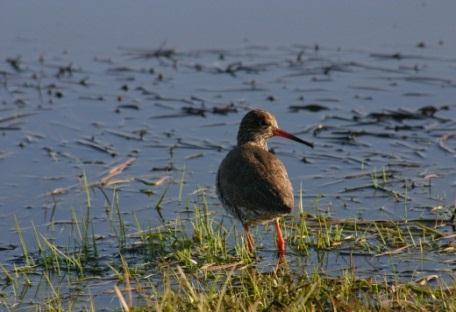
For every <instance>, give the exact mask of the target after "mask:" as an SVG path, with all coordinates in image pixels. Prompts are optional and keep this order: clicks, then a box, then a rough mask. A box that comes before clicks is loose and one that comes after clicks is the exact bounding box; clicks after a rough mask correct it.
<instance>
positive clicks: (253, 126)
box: [216, 109, 314, 257]
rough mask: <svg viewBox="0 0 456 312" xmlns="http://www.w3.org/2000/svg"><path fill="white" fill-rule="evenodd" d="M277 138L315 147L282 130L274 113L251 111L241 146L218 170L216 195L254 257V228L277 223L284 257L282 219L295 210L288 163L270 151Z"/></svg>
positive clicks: (279, 248)
mask: <svg viewBox="0 0 456 312" xmlns="http://www.w3.org/2000/svg"><path fill="white" fill-rule="evenodd" d="M273 136H278V137H283V138H287V139H290V140H293V141H296V142H299V143H302V144H305V145H307V146H309V147H312V148H313V147H314V145H313V143H311V142H308V141H304V140H302V139H300V138H298V137H296V136H294V135H292V134H290V133H288V132H286V131H285V130H282V129H280V128H279V126H278V124H277V120H276V118H275V117H274V115H273V114H271V113H269V112H267V111H265V110H262V109H254V110H251V111H249V112H248V113H247V114H246V115H245V116H244V117H243V118H242V120H241V123H240V126H239V131H238V134H237V145H236V146H235V147H234V148H233V149H232V150H231V151H230V152H228V154H227V155H226V156H225V158H224V159H223V160H222V162H221V164H220V166H219V168H218V171H217V177H216V192H217V195H218V198H219V199H220V202H221V203H222V205H223V207H224V208H225V210H226V211H227V212H228V213H229V214H231V215H232V216H233V217H235V218H236V219H238V220H239V221H240V222H241V223H242V225H243V228H244V232H245V240H246V245H247V248H248V251H249V252H250V253H251V254H252V253H253V252H254V249H255V247H254V246H255V243H254V239H253V236H252V235H251V233H250V226H251V225H257V224H264V223H269V222H274V227H275V231H276V234H277V251H278V255H279V257H282V256H283V255H284V254H285V241H284V239H283V235H282V230H281V228H280V223H279V220H280V218H281V217H282V216H284V215H286V214H289V213H290V212H291V211H292V209H293V206H294V194H293V186H292V184H291V182H290V179H289V178H288V173H287V170H286V168H285V166H284V164H283V163H282V162H281V161H280V160H279V159H278V158H277V157H276V156H275V155H274V154H273V153H271V152H270V151H269V149H268V144H267V141H268V140H269V139H270V138H272V137H273Z"/></svg>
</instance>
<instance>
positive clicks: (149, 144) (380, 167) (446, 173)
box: [0, 1, 456, 305]
mask: <svg viewBox="0 0 456 312" xmlns="http://www.w3.org/2000/svg"><path fill="white" fill-rule="evenodd" d="M455 9H456V4H455V3H454V2H453V1H439V2H438V3H437V2H432V1H401V2H397V1H382V2H369V3H366V2H364V1H306V2H305V3H304V2H301V1H291V2H289V3H287V4H286V5H285V4H283V3H279V2H275V1H266V2H264V1H252V2H249V3H245V2H243V1H234V2H233V1H231V2H229V3H228V2H227V3H214V2H212V1H196V2H192V3H187V2H180V1H176V2H170V1H155V2H153V3H152V2H149V1H134V2H130V3H128V4H126V3H124V2H121V1H100V2H98V3H94V2H91V1H77V2H76V1H75V2H71V3H69V2H62V1H39V2H38V1H35V2H34V1H2V2H0V129H1V130H0V133H1V136H0V172H1V180H0V216H1V218H0V247H4V248H2V249H5V250H2V251H0V263H2V264H4V265H5V267H7V268H11V267H12V265H13V263H14V260H16V259H17V257H19V256H20V255H22V251H21V250H20V248H19V242H18V235H17V233H16V231H15V218H17V220H18V223H19V224H20V225H21V227H22V228H23V230H24V233H25V239H26V241H27V242H28V244H30V246H33V245H34V239H33V235H32V234H33V227H32V225H34V226H36V227H37V228H38V229H39V231H42V232H43V233H46V235H48V236H49V237H52V238H54V239H56V241H57V242H61V243H62V244H65V243H67V240H68V231H69V228H70V226H69V225H68V224H67V221H70V219H71V214H72V213H73V211H74V212H75V213H76V214H78V215H83V214H84V211H85V210H84V209H85V208H84V207H85V199H86V198H85V194H84V193H83V191H82V190H81V187H80V184H81V178H80V177H81V175H84V174H85V175H86V176H87V178H88V180H89V181H90V182H96V181H97V180H99V179H100V178H101V177H102V176H103V175H104V174H105V173H106V170H108V169H109V168H111V167H113V166H114V165H116V164H119V163H121V162H123V161H126V160H127V159H130V158H134V159H136V160H135V161H134V162H133V163H132V165H131V166H130V167H129V168H128V169H126V170H125V172H123V173H122V174H121V175H119V176H118V177H117V178H119V179H125V180H126V181H125V183H123V184H120V186H119V188H120V191H121V195H120V207H121V209H122V213H124V214H125V219H126V221H127V227H128V229H129V230H131V231H134V229H135V227H136V224H135V222H136V221H135V220H136V218H137V219H139V220H141V223H142V225H143V226H157V225H160V224H161V223H162V220H161V219H160V217H159V215H158V214H157V211H156V210H155V209H154V207H155V205H156V203H157V201H158V200H159V197H160V194H162V193H163V192H164V191H165V190H166V189H167V188H169V189H168V193H167V196H166V197H165V202H164V204H163V206H164V207H165V208H164V209H163V211H162V214H163V217H164V219H165V220H173V219H174V218H175V217H176V215H177V214H179V212H181V211H182V210H183V209H184V208H185V202H186V200H187V199H188V200H194V199H195V197H196V195H195V194H194V193H195V192H196V191H197V190H200V189H205V190H206V192H207V195H208V197H209V203H210V207H211V209H212V210H213V211H214V213H215V214H216V216H218V217H219V218H222V217H224V211H223V209H222V208H221V206H220V203H219V201H218V200H217V198H216V196H215V194H214V179H215V173H216V170H217V167H218V165H219V163H220V161H221V159H222V158H223V157H224V155H225V154H226V152H227V151H228V150H229V148H231V147H232V146H233V144H235V136H236V132H237V126H238V123H239V120H240V119H241V118H242V116H243V115H244V114H245V113H246V112H247V111H248V110H249V109H251V108H254V107H261V108H264V109H267V110H270V111H271V112H273V113H274V114H275V115H276V116H277V119H278V122H279V125H280V126H281V127H282V128H284V129H286V130H288V131H290V132H294V133H296V134H298V135H299V136H301V137H302V138H304V139H307V140H311V141H313V142H314V143H315V145H316V147H315V149H313V150H310V149H308V148H307V147H305V146H301V145H297V144H295V143H293V142H288V141H283V140H280V139H273V140H271V143H270V147H271V148H273V149H274V151H275V152H276V153H277V155H278V157H280V158H281V159H282V160H283V161H284V163H285V165H286V166H287V168H288V170H289V175H290V178H291V179H292V181H293V184H294V186H295V190H296V194H297V193H298V190H299V188H300V185H301V184H302V187H303V191H304V208H305V209H306V210H308V211H310V212H311V213H317V214H318V213H325V214H329V215H330V216H332V217H335V218H355V217H357V218H362V219H382V220H383V219H386V220H402V219H405V218H408V219H414V218H424V219H439V218H440V219H444V218H447V217H448V215H449V213H450V210H451V207H452V206H453V203H454V200H455V197H456V196H455V182H456V181H455V178H454V176H455V175H454V174H455V169H454V162H455V158H454V157H455V149H454V148H456V143H455V142H454V136H455V133H456V120H455V118H456V106H455V104H456V103H455V101H456V79H455V77H456V39H455V38H456V37H455V36H454V34H455V32H456V22H455V21H454V18H453V16H452V15H453V13H454V12H455ZM157 49H161V50H160V52H163V51H166V50H167V49H170V51H171V54H169V55H166V54H163V55H160V56H159V57H153V56H151V55H149V54H150V52H151V51H152V52H153V51H157ZM148 53H149V54H148ZM220 109H221V110H222V111H224V112H226V114H221V113H220ZM93 141H96V142H99V143H100V144H102V145H103V146H107V147H108V152H104V151H100V150H97V149H95V148H91V147H89V146H87V142H89V143H90V142H93ZM81 142H85V143H86V144H81ZM111 154H115V155H114V156H113V155H111ZM376 173H378V176H382V175H383V176H385V177H386V176H388V178H385V179H386V180H385V179H384V178H379V177H377V175H376ZM390 174H391V177H390V176H389V175H390ZM168 176H169V179H168V180H167V182H165V183H164V184H163V185H161V186H157V187H151V186H147V185H145V184H144V183H142V182H140V181H141V179H142V180H146V181H156V180H160V179H162V178H163V177H168ZM383 176H382V177H383ZM182 177H184V180H185V183H184V184H183V190H182V199H183V200H182V201H179V200H178V194H179V188H180V186H179V181H180V180H181V178H182ZM385 181H386V184H385V183H384V182H385ZM372 184H381V185H385V188H384V190H381V191H379V190H374V189H373V188H372V187H370V186H372ZM144 189H148V190H149V189H150V190H152V191H154V192H155V194H154V195H152V196H147V195H145V194H144V193H143V191H144ZM56 190H63V191H64V192H57V193H58V194H57V195H51V194H50V193H51V192H53V191H56ZM110 194H111V193H110V192H109V190H108V195H110ZM398 194H399V195H398ZM398 196H399V197H398ZM401 196H402V197H401ZM404 198H406V200H404ZM92 201H93V203H92V206H93V211H92V213H93V216H94V217H95V219H94V225H95V232H96V234H97V235H99V236H100V237H103V236H109V235H110V234H112V231H113V229H112V228H111V223H110V222H109V220H107V218H106V214H105V207H104V204H105V197H104V196H103V195H102V193H101V192H100V191H98V190H96V189H95V190H94V191H93V193H92ZM263 233H264V231H263V229H262V228H259V229H257V232H256V236H257V237H258V238H257V239H258V240H259V241H260V244H262V245H264V250H265V251H264V255H263V256H264V258H265V259H266V260H265V261H266V262H267V261H268V259H269V260H271V261H272V259H273V258H274V255H273V253H272V252H271V250H273V249H274V246H273V244H272V242H273V240H270V239H268V238H267V237H268V236H264V238H261V236H262V235H261V234H263ZM265 235H271V234H270V233H266V234H265ZM110 243H111V242H110V241H109V239H108V240H107V241H106V242H105V243H103V242H102V243H101V244H102V245H103V246H104V248H105V249H104V251H103V252H104V254H105V255H107V256H110V255H112V254H115V253H116V250H115V247H113V245H114V244H110ZM8 246H12V248H9V247H8ZM10 249H11V250H10ZM326 257H327V259H326V260H325V261H326V262H327V267H328V271H329V272H331V271H333V272H335V273H337V272H338V270H337V269H335V268H339V267H341V266H342V267H344V266H347V265H348V264H347V263H348V260H347V259H346V258H345V257H344V256H342V255H340V254H338V253H337V252H334V253H328V255H327V256H326ZM411 259H413V257H410V258H406V259H405V260H404V259H401V258H400V257H399V258H398V259H393V260H391V259H389V258H388V257H385V258H382V257H379V258H374V259H370V258H369V260H365V259H364V258H362V257H361V258H360V259H359V262H358V263H357V265H358V270H359V272H361V273H362V274H364V275H365V276H369V275H371V274H374V273H373V272H374V271H372V266H374V267H375V271H376V272H377V271H380V272H383V273H384V274H389V273H390V272H392V271H394V272H399V273H400V272H404V273H403V275H404V276H408V275H410V274H409V270H410V262H411V263H412V264H411V265H412V266H416V267H417V270H418V272H423V274H426V272H430V271H432V270H438V271H441V272H445V271H448V270H454V264H453V261H449V260H451V255H448V254H445V253H439V252H435V253H433V254H431V255H428V256H427V258H426V259H422V258H420V259H419V260H416V261H415V260H413V261H412V260H411ZM315 261H317V260H316V259H315V258H314V257H301V256H298V255H296V256H293V254H292V255H291V256H289V262H290V264H291V265H292V266H293V267H294V268H295V269H296V270H305V269H306V268H307V267H311V265H312V263H313V262H315ZM350 265H351V264H350ZM393 268H394V269H393ZM383 273H382V274H383ZM376 274H379V273H378V272H377V273H376ZM442 274H443V273H442ZM418 275H419V273H418ZM89 284H90V283H89ZM90 287H92V288H91V289H92V292H95V293H97V294H99V296H98V297H97V298H98V299H97V300H98V302H100V303H103V304H105V303H106V302H111V303H110V304H113V305H114V304H116V302H114V303H113V302H112V301H110V300H111V299H112V298H113V297H112V294H106V293H105V292H106V290H107V289H111V288H112V285H111V284H109V283H108V284H107V285H105V287H104V286H100V285H98V284H93V285H91V286H90ZM5 291H6V293H8V291H10V290H8V289H6V290H5ZM102 294H104V295H102ZM33 295H34V294H30V295H29V296H27V298H28V299H30V300H32V299H31V298H32V297H33ZM30 296H32V297H30ZM37 296H38V298H40V296H43V297H44V296H46V292H44V293H43V294H41V293H37ZM43 297H41V298H43ZM109 298H111V299H109Z"/></svg>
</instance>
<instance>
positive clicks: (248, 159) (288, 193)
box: [217, 147, 294, 215]
mask: <svg viewBox="0 0 456 312" xmlns="http://www.w3.org/2000/svg"><path fill="white" fill-rule="evenodd" d="M217 183H218V188H219V193H221V195H222V196H223V197H224V201H225V202H226V204H227V205H230V206H232V207H242V208H243V209H246V210H248V211H252V212H255V213H257V214H264V215H265V214H267V213H271V214H281V213H289V212H290V211H291V209H292V208H293V203H294V198H293V188H292V185H291V182H290V180H289V179H288V174H287V171H286V169H285V166H284V165H283V163H282V162H281V161H280V160H279V159H278V158H277V157H275V156H274V155H273V154H271V153H269V152H267V151H265V150H263V149H260V148H252V147H251V148H249V149H248V150H242V149H241V148H239V147H238V149H235V150H233V151H232V152H230V154H228V155H227V157H226V158H225V160H224V161H223V163H222V166H221V168H220V171H219V173H218V182H217Z"/></svg>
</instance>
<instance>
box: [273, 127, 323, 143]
mask: <svg viewBox="0 0 456 312" xmlns="http://www.w3.org/2000/svg"><path fill="white" fill-rule="evenodd" d="M272 133H273V134H274V135H275V136H279V137H282V138H286V139H289V140H293V141H296V142H299V143H302V144H305V145H307V146H310V147H311V148H313V147H314V145H313V143H312V142H307V141H304V140H301V139H300V138H298V137H296V136H294V135H292V134H290V133H288V132H286V131H284V130H282V129H279V128H275V129H274V130H273V131H272Z"/></svg>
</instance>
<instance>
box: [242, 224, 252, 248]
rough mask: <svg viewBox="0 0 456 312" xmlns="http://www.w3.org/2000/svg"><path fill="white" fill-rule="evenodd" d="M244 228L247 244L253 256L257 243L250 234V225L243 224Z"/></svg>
mask: <svg viewBox="0 0 456 312" xmlns="http://www.w3.org/2000/svg"><path fill="white" fill-rule="evenodd" d="M243 227H244V232H245V239H246V242H247V249H248V250H249V252H250V253H251V254H253V251H254V250H255V241H254V240H253V236H252V234H250V229H249V225H248V224H243Z"/></svg>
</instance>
